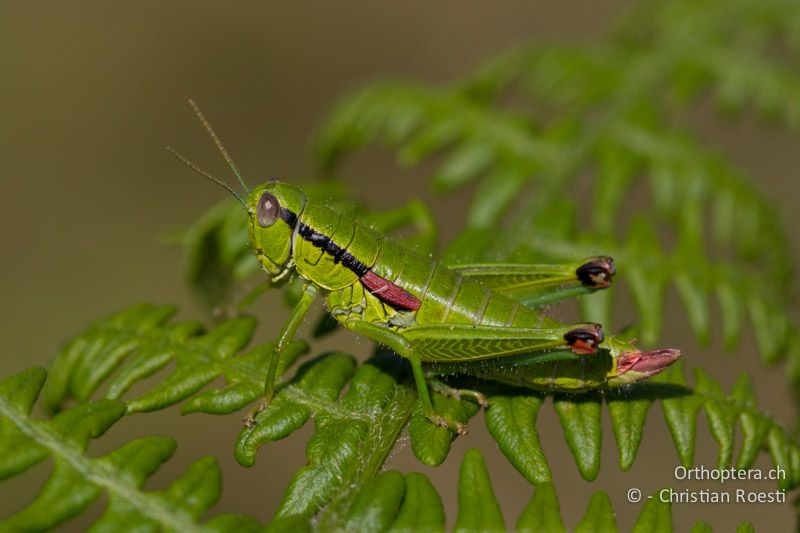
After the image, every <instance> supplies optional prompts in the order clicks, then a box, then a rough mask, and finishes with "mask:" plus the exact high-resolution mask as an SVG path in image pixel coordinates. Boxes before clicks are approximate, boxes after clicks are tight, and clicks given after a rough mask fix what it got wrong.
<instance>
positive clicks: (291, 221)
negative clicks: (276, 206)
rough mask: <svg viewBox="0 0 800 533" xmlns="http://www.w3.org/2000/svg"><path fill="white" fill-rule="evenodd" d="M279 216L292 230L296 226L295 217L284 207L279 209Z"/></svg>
mask: <svg viewBox="0 0 800 533" xmlns="http://www.w3.org/2000/svg"><path fill="white" fill-rule="evenodd" d="M279 216H280V217H281V220H283V221H284V222H286V223H287V224H288V225H289V227H290V228H292V229H294V227H295V226H296V225H297V215H295V214H294V213H293V212H292V211H289V210H288V209H286V208H285V207H281V210H280V213H279Z"/></svg>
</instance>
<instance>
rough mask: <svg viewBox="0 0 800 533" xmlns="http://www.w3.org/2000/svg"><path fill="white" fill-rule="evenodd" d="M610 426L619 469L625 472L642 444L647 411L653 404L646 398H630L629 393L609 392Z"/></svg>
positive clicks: (607, 395) (607, 396)
mask: <svg viewBox="0 0 800 533" xmlns="http://www.w3.org/2000/svg"><path fill="white" fill-rule="evenodd" d="M606 403H607V404H608V412H609V414H610V415H611V426H612V427H613V428H614V437H616V439H617V448H618V449H619V467H620V469H622V470H627V469H629V468H630V467H631V465H633V460H634V459H635V458H636V452H637V451H638V450H639V444H641V442H642V434H643V433H644V425H645V421H646V419H647V411H648V409H650V405H651V404H652V403H653V402H652V400H651V399H649V398H647V397H636V396H632V395H631V394H630V393H629V392H627V391H626V392H618V391H611V392H610V393H608V394H606Z"/></svg>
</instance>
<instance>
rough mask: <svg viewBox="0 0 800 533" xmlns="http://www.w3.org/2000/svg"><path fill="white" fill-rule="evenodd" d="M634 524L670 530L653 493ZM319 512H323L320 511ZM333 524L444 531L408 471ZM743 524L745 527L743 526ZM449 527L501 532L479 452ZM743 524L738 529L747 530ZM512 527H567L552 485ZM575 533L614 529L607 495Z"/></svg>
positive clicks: (663, 505)
mask: <svg viewBox="0 0 800 533" xmlns="http://www.w3.org/2000/svg"><path fill="white" fill-rule="evenodd" d="M645 502H646V503H645V504H644V505H643V506H642V509H641V511H640V512H639V515H638V517H637V519H636V523H635V524H634V527H633V531H634V532H637V533H638V532H658V533H661V532H669V531H672V509H671V505H670V503H668V502H662V501H661V498H659V497H658V493H656V494H654V495H653V496H651V497H648V498H647V499H646V500H645ZM324 512H325V511H323V513H324ZM338 523H339V528H340V529H342V530H345V531H374V532H379V531H390V532H401V531H431V532H435V531H445V525H446V524H445V515H444V510H443V508H442V500H441V497H440V496H439V494H437V492H436V490H435V489H434V488H433V485H432V484H431V482H430V481H429V480H428V478H427V477H426V476H425V475H424V474H420V473H417V472H411V473H409V474H406V475H405V476H403V475H402V474H400V473H399V472H397V471H395V470H389V471H386V472H382V473H380V474H378V475H377V476H376V477H375V478H374V479H373V480H372V481H371V482H370V483H368V484H366V485H365V486H364V487H362V488H361V489H360V490H359V491H358V493H357V494H356V495H355V496H354V498H353V501H352V504H351V505H350V506H349V507H348V508H347V510H346V511H345V513H344V515H343V516H342V517H341V519H340V522H338ZM329 526H330V523H325V522H323V523H316V522H313V523H312V522H310V521H308V520H307V519H303V518H300V517H292V518H277V519H276V520H275V521H273V522H272V523H271V524H270V525H269V526H268V528H267V530H268V531H273V532H277V531H326V530H328V529H327V528H328V527H329ZM748 528H749V529H748ZM452 530H453V531H462V532H468V531H496V532H505V531H507V529H506V525H505V523H504V519H503V516H502V514H501V512H500V506H499V504H498V500H497V497H496V496H495V493H494V489H493V488H492V481H491V479H490V477H489V472H488V470H487V468H486V464H485V463H484V460H483V457H482V456H481V453H480V452H479V451H478V450H477V449H472V450H469V451H467V453H466V454H465V455H464V459H463V461H462V463H461V472H460V475H459V479H458V515H457V516H456V521H455V526H454V527H453V528H452ZM750 530H752V526H750V524H749V523H747V522H744V523H742V525H740V526H739V531H750ZM514 531H521V532H540V531H547V532H552V533H559V532H566V531H568V529H567V527H566V525H565V523H564V520H563V519H562V517H561V512H560V509H559V501H558V496H557V494H556V490H555V487H554V486H553V484H552V483H539V484H536V485H535V486H534V492H533V496H532V498H531V500H530V502H529V503H528V505H527V506H526V507H525V509H523V511H522V513H521V514H520V516H519V517H518V519H517V521H516V524H515V526H514ZM574 531H576V533H589V532H592V533H594V532H602V533H615V532H618V531H619V527H618V526H617V520H616V516H615V513H614V509H613V507H612V505H611V499H610V498H609V496H608V494H607V493H606V492H604V491H597V492H595V493H594V494H593V495H592V497H591V498H590V500H589V502H588V505H587V508H586V512H585V513H584V515H583V517H582V518H581V519H580V521H579V522H578V523H577V524H576V525H575V528H574ZM692 531H711V529H710V527H709V526H708V524H706V523H704V522H698V523H696V524H695V525H694V527H693V529H692Z"/></svg>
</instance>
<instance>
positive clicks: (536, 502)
mask: <svg viewBox="0 0 800 533" xmlns="http://www.w3.org/2000/svg"><path fill="white" fill-rule="evenodd" d="M516 530H517V531H530V532H538V531H548V532H552V533H560V532H562V531H563V532H564V533H566V531H567V528H566V527H564V522H562V521H561V512H560V510H559V507H558V497H557V496H556V491H555V488H553V484H552V483H540V484H538V485H536V489H535V492H534V493H533V498H531V501H530V503H528V505H527V507H525V509H524V510H523V511H522V514H521V515H520V517H519V520H517V529H516Z"/></svg>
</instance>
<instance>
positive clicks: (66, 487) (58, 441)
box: [0, 367, 259, 531]
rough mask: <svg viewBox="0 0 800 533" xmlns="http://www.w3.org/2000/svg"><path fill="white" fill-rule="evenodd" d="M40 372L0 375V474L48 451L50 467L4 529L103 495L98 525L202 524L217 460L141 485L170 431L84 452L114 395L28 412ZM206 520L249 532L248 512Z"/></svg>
mask: <svg viewBox="0 0 800 533" xmlns="http://www.w3.org/2000/svg"><path fill="white" fill-rule="evenodd" d="M45 377H46V372H45V370H44V369H42V368H36V367H34V368H31V369H29V370H26V371H23V372H21V373H19V374H17V375H15V376H12V377H10V378H8V379H6V380H4V381H2V382H0V458H2V459H0V479H5V478H8V477H11V476H14V475H18V474H21V473H22V472H24V471H26V470H28V469H29V468H31V467H32V466H33V465H35V464H37V463H39V462H41V461H43V460H45V459H47V458H53V460H54V467H53V473H52V475H51V476H50V478H49V479H48V481H47V482H46V483H45V485H44V487H42V490H41V492H40V493H39V495H38V496H37V497H36V498H35V499H34V500H33V501H32V502H31V503H30V504H29V505H28V506H27V507H25V508H24V509H22V510H20V511H18V512H16V513H15V514H13V515H11V516H9V517H6V518H5V519H3V520H2V521H0V530H2V531H20V530H26V531H27V530H42V529H47V528H51V527H55V526H57V525H59V524H61V523H63V522H65V521H66V520H68V519H70V518H72V517H73V516H75V515H77V514H79V513H81V512H82V511H84V510H85V509H86V508H87V507H89V506H90V505H91V504H92V503H93V502H94V501H95V500H97V498H99V497H100V496H101V495H102V494H103V493H107V494H108V506H107V508H106V511H105V513H104V514H103V515H102V516H101V517H100V518H99V519H98V520H97V521H96V522H95V523H94V525H93V529H94V530H96V531H114V530H119V529H120V528H127V527H130V526H131V525H132V524H136V525H137V527H138V528H140V529H141V530H142V531H158V530H162V529H165V530H169V531H200V530H201V529H203V526H204V525H203V524H200V523H199V519H200V517H201V516H202V515H203V514H204V513H205V512H206V511H207V510H208V509H209V508H210V507H211V506H212V505H213V504H214V503H216V501H217V499H218V498H219V494H220V471H219V467H218V466H217V463H216V460H215V459H214V458H212V457H205V458H202V459H199V460H198V461H196V462H194V463H192V464H191V465H190V466H189V468H188V469H187V471H186V473H185V474H184V475H183V476H181V477H180V478H178V479H176V480H175V481H174V482H172V484H170V486H169V487H168V488H167V489H166V490H164V491H160V492H145V491H143V490H142V489H141V487H142V485H143V484H144V482H145V481H146V480H147V478H148V477H150V476H151V475H152V474H153V473H154V472H155V471H156V470H157V469H158V468H159V466H160V465H161V464H162V463H163V462H165V461H167V460H168V459H169V458H170V456H171V455H172V453H173V452H174V451H175V446H176V444H175V442H174V441H173V440H172V439H170V438H168V437H156V436H152V437H143V438H139V439H136V440H133V441H130V442H128V443H127V444H125V445H123V446H121V447H120V448H117V449H116V450H114V451H112V452H110V453H107V454H105V455H102V456H99V457H89V456H87V455H86V448H87V446H88V444H89V441H90V440H91V439H95V438H98V437H100V436H101V435H102V434H103V433H104V432H105V431H106V430H107V429H108V428H109V427H110V426H112V425H113V424H114V423H115V422H117V420H119V419H120V418H121V417H122V416H123V415H124V414H125V412H126V406H125V404H124V403H122V402H120V401H118V400H99V401H96V402H90V403H85V404H82V405H79V406H76V407H73V408H71V409H68V410H65V411H62V412H61V413H59V414H58V415H57V416H56V417H54V418H53V419H51V420H43V419H33V418H32V417H31V416H30V412H31V410H32V408H33V406H34V403H35V402H36V399H37V398H38V396H39V392H40V391H41V389H42V386H43V385H44V382H45ZM205 526H208V527H211V528H213V529H216V530H218V531H243V530H244V531H253V530H255V529H258V527H259V525H258V523H257V522H256V521H255V520H254V519H252V518H249V517H245V516H237V515H220V516H218V517H216V518H214V519H212V520H211V521H209V522H207V523H206V524H205Z"/></svg>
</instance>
